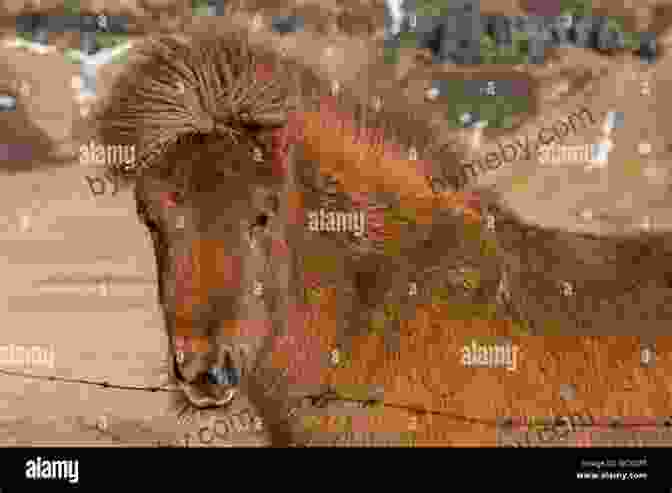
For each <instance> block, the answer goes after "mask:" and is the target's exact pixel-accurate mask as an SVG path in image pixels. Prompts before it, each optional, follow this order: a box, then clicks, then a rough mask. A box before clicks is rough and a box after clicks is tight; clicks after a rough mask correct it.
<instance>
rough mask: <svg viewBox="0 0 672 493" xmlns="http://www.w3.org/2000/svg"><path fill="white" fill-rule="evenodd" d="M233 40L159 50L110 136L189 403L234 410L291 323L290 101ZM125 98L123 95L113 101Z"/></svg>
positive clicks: (110, 117)
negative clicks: (271, 339) (280, 327)
mask: <svg viewBox="0 0 672 493" xmlns="http://www.w3.org/2000/svg"><path fill="white" fill-rule="evenodd" d="M258 67H259V63H258V60H256V59H255V58H254V57H253V56H252V55H251V54H250V53H248V51H247V48H246V44H245V42H244V41H243V40H242V39H240V38H238V37H235V36H231V37H227V36H222V37H220V38H219V39H216V40H212V39H206V40H201V41H198V40H196V41H195V42H194V43H193V44H191V45H189V46H186V45H183V44H180V43H178V42H174V41H171V40H162V41H160V42H159V43H158V44H157V45H155V46H153V47H152V48H151V51H150V52H149V58H148V59H146V60H145V61H143V62H141V64H140V66H138V67H136V68H135V69H134V70H132V71H131V73H130V74H129V75H128V76H127V77H126V78H122V79H121V80H120V82H119V83H118V84H117V86H116V87H115V89H113V93H112V95H111V98H110V101H109V107H108V108H107V109H106V110H105V111H107V112H108V113H107V114H106V115H104V117H103V118H101V135H102V136H103V138H104V139H105V136H106V135H107V136H109V137H110V139H115V140H118V138H119V136H120V135H121V136H128V137H130V138H131V140H132V141H133V142H134V143H135V144H137V145H136V148H139V149H140V153H139V156H140V159H139V160H138V162H136V163H130V165H129V166H128V168H127V169H125V170H118V169H117V170H116V171H121V172H122V173H125V175H126V176H133V177H134V180H133V181H134V184H135V198H136V203H137V212H138V216H139V219H140V221H141V222H142V223H143V224H144V225H145V226H146V227H147V229H148V231H149V233H150V236H151V239H152V242H153V247H154V252H155V256H156V263H157V274H158V279H159V301H160V303H161V307H162V309H163V312H164V315H165V323H166V330H167V333H168V336H169V339H170V346H169V347H170V362H171V363H170V366H171V368H170V369H171V372H172V375H173V377H174V378H175V380H176V381H177V383H179V385H180V386H181V388H182V389H183V390H184V396H185V397H186V399H187V401H188V403H189V404H191V405H192V406H194V407H197V408H205V407H218V406H222V405H226V404H228V403H229V402H230V401H231V400H232V399H233V397H234V396H235V394H236V391H237V387H238V385H239V384H240V382H241V379H244V377H245V375H246V372H248V371H249V370H250V369H251V367H252V366H253V365H254V362H255V358H256V355H257V354H258V351H259V349H260V348H261V347H262V345H263V344H264V342H265V341H266V340H267V339H268V336H270V335H271V334H272V333H273V331H274V330H276V329H277V324H278V323H282V318H283V317H282V316H279V315H278V313H279V310H280V308H281V306H282V299H281V297H282V293H283V292H284V291H283V285H282V283H283V282H286V271H287V265H286V256H285V254H286V253H287V252H286V246H287V245H286V242H285V237H284V228H283V224H282V222H281V221H280V220H279V217H278V213H279V212H280V208H281V205H282V202H283V197H284V194H283V193H282V191H283V187H284V186H285V176H284V175H283V173H282V167H283V165H284V164H285V161H284V160H285V159H286V158H287V156H286V154H285V151H286V146H285V141H284V140H283V135H285V134H283V128H284V127H283V126H284V123H285V115H286V108H285V103H286V98H285V97H284V95H283V94H282V92H281V91H280V90H279V89H278V88H277V86H273V85H271V86H268V81H263V80H259V79H260V72H259V70H258ZM114 91H116V92H114Z"/></svg>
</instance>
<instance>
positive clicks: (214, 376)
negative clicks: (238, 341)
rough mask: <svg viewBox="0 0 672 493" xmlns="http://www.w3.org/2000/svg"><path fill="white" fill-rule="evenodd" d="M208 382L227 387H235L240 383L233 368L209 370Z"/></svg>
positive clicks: (238, 376)
mask: <svg viewBox="0 0 672 493" xmlns="http://www.w3.org/2000/svg"><path fill="white" fill-rule="evenodd" d="M208 382H209V383H211V384H213V385H227V386H231V387H235V386H237V385H238V383H239V382H240V375H238V371H237V370H236V369H235V368H233V367H225V368H210V369H209V370H208Z"/></svg>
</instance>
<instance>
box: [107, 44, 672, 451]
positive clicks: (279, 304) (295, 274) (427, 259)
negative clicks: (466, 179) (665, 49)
mask: <svg viewBox="0 0 672 493" xmlns="http://www.w3.org/2000/svg"><path fill="white" fill-rule="evenodd" d="M148 54H149V58H147V59H145V60H144V61H142V62H139V65H137V66H131V67H130V69H129V72H128V75H127V76H126V77H125V78H122V79H121V80H120V82H119V83H118V84H117V86H116V87H115V88H114V90H113V92H112V95H111V97H110V99H109V102H108V107H107V109H106V113H104V114H103V115H102V117H101V120H100V121H101V128H100V134H101V136H102V138H103V139H104V140H105V141H106V143H110V144H121V143H123V144H134V145H136V149H137V150H138V153H137V154H138V156H139V157H138V161H137V162H136V163H135V165H134V166H133V167H130V168H127V169H114V170H111V171H113V172H116V173H119V174H120V175H122V176H123V177H128V178H131V179H132V181H133V182H134V183H135V191H136V201H137V206H138V214H139V217H140V220H141V221H142V222H143V223H145V224H146V225H147V227H148V228H149V231H150V234H151V237H152V241H153V244H154V249H155V253H156V260H157V272H158V277H159V284H160V286H159V295H160V300H159V301H160V303H161V305H162V308H163V311H164V314H165V318H166V330H167V334H168V336H169V338H170V340H171V344H170V351H171V354H170V360H171V362H173V363H174V364H172V370H173V376H174V378H175V380H176V381H177V382H179V384H180V385H181V386H182V388H183V389H184V397H185V400H186V402H187V403H188V404H189V406H191V407H193V408H207V407H222V406H228V405H229V404H230V403H231V402H232V401H234V402H235V401H236V400H237V399H238V396H239V395H240V394H244V396H245V397H246V398H247V399H249V400H250V401H252V402H254V403H255V405H256V406H257V407H259V408H260V410H261V412H262V414H263V415H264V418H265V421H266V423H267V425H268V426H269V428H270V431H271V435H272V437H273V440H274V442H275V443H276V444H279V445H287V444H289V443H291V442H293V441H294V440H295V435H294V433H293V431H292V427H291V426H289V422H290V421H291V420H290V419H289V418H288V411H289V409H290V408H291V407H292V406H293V405H294V404H293V400H294V397H292V392H291V391H290V390H291V389H290V387H292V385H291V384H298V385H299V386H301V385H303V386H304V387H303V388H304V389H305V390H306V392H307V391H308V390H307V389H310V390H315V389H316V386H318V387H319V384H320V383H321V381H320V376H321V373H320V372H319V371H317V370H316V368H317V367H316V366H315V365H316V364H317V363H315V362H316V361H318V362H319V361H321V356H320V355H319V354H318V355H316V354H314V353H315V351H317V349H313V348H318V347H319V345H317V344H314V340H312V339H311V336H308V335H307V334H305V333H304V332H303V327H304V322H305V318H306V316H307V315H308V312H309V310H308V309H307V306H306V292H305V288H306V282H307V280H306V276H308V277H311V279H312V281H311V282H315V281H317V282H321V283H332V282H333V283H336V286H337V293H338V297H339V302H338V313H337V314H335V316H336V317H338V318H339V328H340V333H339V334H340V336H341V340H339V341H337V342H338V344H339V345H341V346H344V348H345V349H346V350H347V343H348V341H349V339H350V337H351V336H355V335H360V334H362V332H363V330H364V329H365V328H367V326H368V322H369V315H371V314H372V313H373V312H374V311H375V310H376V309H378V308H379V307H380V306H382V305H386V304H387V303H389V302H393V303H397V304H398V303H401V302H402V300H404V299H406V297H407V296H408V288H409V285H410V284H411V283H417V284H420V285H422V283H429V282H430V280H429V278H430V276H429V275H427V276H426V277H425V275H424V272H427V271H428V270H431V267H433V266H436V265H440V264H442V263H443V264H446V263H451V262H452V263H453V264H452V265H448V266H446V267H448V268H450V267H457V266H458V265H459V264H461V263H472V264H476V265H478V266H479V269H481V270H482V271H487V273H486V276H485V277H484V279H485V280H487V281H488V282H486V283H484V284H483V287H482V289H481V291H480V292H479V293H480V295H481V296H482V297H483V301H488V300H489V299H491V298H493V297H494V289H492V288H493V286H494V288H496V287H497V285H498V284H499V281H500V274H501V271H502V268H505V269H508V271H509V274H510V275H509V276H508V280H509V286H508V288H509V291H510V293H509V294H510V296H509V298H510V301H511V300H512V301H513V305H514V308H513V310H512V311H513V313H508V315H517V316H520V317H521V318H525V317H526V316H527V315H529V314H530V313H532V314H533V316H534V317H537V318H539V317H542V316H543V315H544V314H537V313H536V312H535V310H536V311H537V312H538V310H539V309H538V308H534V307H532V306H529V305H528V304H527V303H526V301H527V296H528V295H529V293H532V295H536V294H543V293H546V291H541V290H540V291H538V293H535V287H534V286H528V285H526V284H525V283H526V281H528V280H529V279H530V278H531V275H532V271H533V270H534V269H537V266H532V264H531V263H530V262H526V260H527V259H526V258H522V256H521V255H518V259H519V260H521V259H522V261H521V262H518V263H519V265H518V270H516V266H515V265H514V264H515V262H512V261H511V259H510V258H508V257H507V255H506V254H509V255H513V256H514V257H515V256H516V252H522V251H524V248H523V247H521V245H519V244H517V243H516V242H515V235H516V232H517V231H519V230H520V229H524V225H521V223H520V222H519V221H517V219H516V218H515V217H514V216H513V215H512V214H510V213H508V212H504V211H499V212H495V215H496V216H497V220H498V222H497V224H496V230H497V231H501V234H502V236H501V240H502V242H501V243H502V244H503V246H504V252H505V253H503V254H502V255H500V256H497V255H494V256H493V255H490V256H489V257H488V256H487V255H481V253H480V250H481V246H482V240H483V238H482V235H481V233H482V230H481V225H480V223H479V222H478V221H477V222H476V223H474V221H473V220H472V221H471V222H472V225H471V226H470V228H471V231H472V232H475V236H474V235H472V236H473V237H466V236H465V235H464V234H463V233H464V232H465V231H466V230H464V227H465V226H464V219H465V217H467V216H468V217H471V218H472V219H473V218H476V219H480V216H479V212H480V204H479V203H478V202H476V203H469V202H468V201H465V197H464V196H462V197H461V196H460V195H459V194H453V193H444V194H439V195H435V194H433V192H432V190H431V188H430V187H429V186H428V184H427V179H426V176H425V175H428V174H429V171H428V170H427V169H422V167H421V166H420V165H422V164H423V160H422V159H420V160H418V161H409V159H408V156H407V154H406V149H408V148H409V147H410V146H414V147H416V146H417V149H418V151H419V152H420V154H421V156H423V157H425V156H426V157H429V158H430V159H432V158H433V159H440V160H443V161H447V162H444V163H443V164H444V167H445V166H446V165H448V166H449V165H450V163H451V162H453V161H454V170H453V172H454V174H455V175H456V176H457V174H458V165H457V160H454V159H453V157H452V156H446V155H445V154H444V155H442V154H441V152H442V149H445V148H442V149H439V150H438V151H437V150H436V149H435V148H433V147H432V135H433V132H434V129H433V127H431V126H430V124H429V123H428V122H423V121H421V120H415V121H414V120H413V118H412V117H411V116H409V115H408V114H402V113H401V112H396V113H395V112H394V111H392V112H387V113H386V111H385V110H383V111H378V112H376V113H375V114H374V115H373V116H374V118H370V116H371V114H372V113H368V114H367V113H366V112H364V111H362V110H363V109H364V108H365V106H366V105H363V104H361V102H354V99H352V98H351V99H350V100H348V99H347V98H346V97H339V98H330V97H320V98H318V100H315V98H313V96H314V95H315V93H317V94H318V95H319V94H328V91H329V88H330V84H329V82H328V81H323V80H321V79H320V78H319V77H317V76H316V75H315V74H314V73H313V72H312V71H310V70H309V69H307V68H305V67H301V66H299V65H298V64H297V63H296V62H292V61H289V60H286V59H283V60H278V59H277V57H276V56H274V55H273V54H271V53H269V52H265V51H264V50H263V49H261V48H256V49H253V50H251V49H250V47H249V45H248V42H247V40H246V38H245V37H244V36H240V35H229V34H226V35H221V36H220V37H218V38H216V37H212V38H208V37H206V38H197V39H194V40H193V42H192V43H191V44H189V45H185V44H182V43H178V42H175V41H171V40H169V39H166V40H162V41H160V42H159V44H157V45H155V46H154V47H153V48H152V50H151V51H150V52H149V53H148ZM389 106H392V105H389ZM389 106H388V107H389ZM357 111H359V112H360V113H359V114H357ZM353 112H354V113H353ZM353 115H354V116H353ZM372 120H373V123H372ZM400 121H404V122H405V123H406V125H407V127H406V128H405V129H403V131H401V132H399V134H398V135H397V136H396V137H397V139H396V140H397V141H396V143H395V144H390V140H391V137H390V135H391V129H389V128H388V129H385V131H376V132H369V131H368V130H367V129H369V128H370V127H378V128H382V127H383V125H382V124H385V123H387V124H389V123H390V122H394V123H398V122H400ZM397 130H399V129H397ZM409 137H412V139H411V141H410V142H409V141H408V140H409ZM420 137H421V138H424V140H425V142H424V143H423V144H418V142H417V138H420ZM383 138H384V140H385V142H384V141H383ZM324 175H331V176H332V177H333V179H334V181H335V182H336V183H337V184H338V185H337V186H336V188H335V189H334V190H331V191H330V190H328V187H327V185H325V183H324ZM311 190H312V191H311ZM346 190H347V191H348V192H349V193H347V194H346V193H344V192H345V191H346ZM303 192H306V193H305V194H303ZM378 192H386V193H387V195H385V194H381V193H378ZM334 201H341V203H342V204H344V206H345V207H359V208H365V209H366V210H367V212H368V213H370V214H371V216H370V217H373V215H374V214H375V211H376V210H380V209H381V207H382V208H383V209H388V210H390V209H394V208H400V209H401V210H402V211H405V212H406V213H409V214H411V215H412V216H413V221H411V222H412V223H415V224H416V226H417V227H415V228H411V227H406V226H404V225H402V226H399V227H397V226H395V225H394V224H392V226H393V227H390V224H391V223H390V221H388V220H387V219H386V220H385V221H384V222H385V228H383V229H382V230H378V231H374V230H372V231H371V232H372V233H374V234H371V235H369V236H370V237H369V238H368V239H367V240H362V239H360V238H353V237H349V238H347V237H345V235H341V239H342V241H341V242H340V248H335V247H334V248H332V249H331V250H329V249H328V248H327V247H324V246H323V245H322V244H320V243H319V242H318V239H316V238H314V237H311V235H310V234H308V233H307V231H306V228H305V226H304V220H305V213H306V210H305V209H307V208H312V209H318V208H320V207H325V206H327V207H328V206H330V205H333V204H334ZM455 206H462V209H463V210H464V211H466V212H471V215H470V216H469V215H467V216H460V215H452V216H450V215H444V216H442V215H441V211H446V210H448V209H450V208H453V207H455ZM336 208H338V207H336ZM393 222H394V221H393ZM402 222H403V221H402ZM441 222H443V226H442V227H438V228H437V227H434V226H436V225H437V224H438V223H441ZM429 225H432V226H433V228H432V229H431V230H429V229H427V227H428V226H429ZM394 228H396V230H393V229H394ZM313 236H320V235H319V234H317V235H313ZM551 239H554V240H555V241H558V238H555V237H553V238H551V237H549V241H550V240H551ZM566 240H570V241H574V242H579V241H580V238H578V237H577V235H573V236H571V238H567V239H566ZM562 241H563V240H562V239H560V242H562ZM395 242H396V244H397V248H396V250H395V252H392V253H391V252H390V251H389V250H386V247H385V248H381V245H388V244H390V243H395ZM628 245H631V246H632V245H634V243H629V244H628ZM550 248H552V247H549V249H550ZM549 251H550V250H549ZM537 252H541V253H543V246H539V248H537ZM567 252H568V253H567V256H568V259H567V262H570V263H571V262H573V260H576V259H577V258H578V257H577V256H576V254H574V256H572V254H571V248H570V249H568V250H567ZM315 255H317V256H318V257H320V256H321V258H318V262H317V263H318V264H319V263H320V262H325V261H326V262H327V263H329V264H330V265H331V267H330V268H329V269H327V270H328V271H329V272H327V273H325V272H320V269H319V267H318V268H317V269H315V267H314V263H313V264H311V265H306V262H307V261H308V260H310V258H312V257H314V256H315ZM522 255H525V254H522ZM549 255H550V254H549ZM485 257H488V258H489V261H486V258H485ZM660 258H663V257H660ZM446 260H447V262H446ZM455 264H458V265H455ZM484 265H485V266H487V267H484ZM537 270H538V269H537ZM607 270H608V268H607ZM535 272H536V271H535ZM585 274H588V275H590V273H589V272H586V273H585ZM313 275H317V280H316V279H315V278H314V277H312V276H313ZM583 278H584V279H585V278H586V277H585V275H584V277H583ZM661 279H662V278H661ZM440 281H441V280H439V282H440ZM605 282H606V278H605ZM558 289H560V288H558ZM423 291H424V290H423ZM562 299H563V300H564V299H565V298H562ZM406 301H407V300H406ZM538 306H543V304H541V303H538ZM563 306H564V305H563ZM521 307H522V309H523V311H525V310H527V312H526V313H520V311H521ZM561 308H562V307H561ZM582 310H587V308H585V307H583V308H582ZM533 312H534V313H533ZM410 316H412V314H411V315H410ZM392 349H394V348H392ZM397 349H398V348H397ZM320 350H322V349H320ZM278 351H283V352H287V353H288V354H289V355H290V357H291V355H295V354H296V355H298V354H299V353H301V352H304V353H308V354H310V358H309V359H311V362H310V364H308V363H306V368H307V370H306V373H305V374H301V372H300V371H298V372H297V371H295V368H296V365H294V366H293V367H292V368H284V369H283V368H278V367H277V366H274V365H273V363H272V358H271V357H270V356H271V355H272V354H273V353H274V352H278ZM297 358H298V356H297ZM323 361H324V364H326V362H327V361H328V354H326V353H325V354H324V360H323ZM299 369H300V365H299ZM306 385H308V387H306ZM294 388H296V386H294ZM299 395H300V392H299Z"/></svg>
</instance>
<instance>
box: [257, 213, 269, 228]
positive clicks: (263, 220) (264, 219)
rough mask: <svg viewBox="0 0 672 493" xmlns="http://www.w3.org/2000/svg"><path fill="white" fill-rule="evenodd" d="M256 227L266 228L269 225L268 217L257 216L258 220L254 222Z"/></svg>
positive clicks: (263, 215)
mask: <svg viewBox="0 0 672 493" xmlns="http://www.w3.org/2000/svg"><path fill="white" fill-rule="evenodd" d="M254 225H255V226H258V227H260V228H265V227H266V226H267V225H268V215H267V214H259V215H258V216H257V219H256V220H255V221H254Z"/></svg>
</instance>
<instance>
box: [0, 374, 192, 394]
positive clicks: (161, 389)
mask: <svg viewBox="0 0 672 493" xmlns="http://www.w3.org/2000/svg"><path fill="white" fill-rule="evenodd" d="M0 374H2V375H6V376H8V377H20V378H29V379H33V380H43V381H47V382H62V383H76V384H80V385H92V386H94V387H102V388H105V389H115V390H139V391H143V392H179V391H180V390H179V389H177V388H171V387H165V386H153V387H151V386H143V385H117V384H113V383H110V382H100V381H95V380H87V379H84V378H65V377H58V376H54V375H34V374H32V373H24V372H20V371H11V370H4V369H0Z"/></svg>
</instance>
